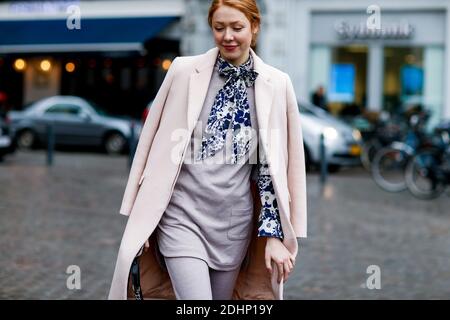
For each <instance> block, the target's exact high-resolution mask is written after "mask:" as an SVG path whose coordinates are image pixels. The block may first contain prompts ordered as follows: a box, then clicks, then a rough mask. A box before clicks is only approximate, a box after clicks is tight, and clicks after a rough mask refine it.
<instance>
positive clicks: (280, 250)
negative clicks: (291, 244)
mask: <svg viewBox="0 0 450 320" xmlns="http://www.w3.org/2000/svg"><path fill="white" fill-rule="evenodd" d="M265 260H266V268H267V269H268V271H269V272H270V274H272V272H273V270H272V263H271V262H272V261H271V260H273V261H275V264H276V266H277V269H278V283H280V282H281V278H282V276H283V275H284V281H283V282H286V280H287V279H288V277H289V274H290V273H291V271H292V270H293V269H294V266H295V257H294V256H293V255H292V254H291V253H290V252H289V250H288V249H287V248H286V246H285V245H284V244H283V242H281V240H280V239H279V238H276V237H267V242H266V253H265Z"/></svg>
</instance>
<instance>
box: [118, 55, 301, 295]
mask: <svg viewBox="0 0 450 320" xmlns="http://www.w3.org/2000/svg"><path fill="white" fill-rule="evenodd" d="M218 50H219V49H218V48H217V47H214V48H212V49H210V50H208V51H207V52H206V53H204V54H201V55H196V56H185V57H177V58H176V59H175V60H174V61H173V63H172V65H171V66H170V69H169V71H168V72H167V75H166V77H165V79H164V82H163V83H162V85H161V87H160V89H159V91H158V93H157V95H156V97H155V99H154V101H153V104H152V107H151V111H150V113H149V115H148V117H147V120H146V122H145V124H144V127H143V129H142V131H141V134H140V138H139V143H138V146H137V150H136V153H135V157H134V160H133V163H132V166H131V171H130V174H129V178H128V182H127V185H126V189H125V194H124V196H123V200H122V204H121V208H120V213H121V214H123V215H127V216H129V218H128V222H127V225H126V228H125V231H124V234H123V238H122V242H121V245H120V248H119V253H118V258H117V262H116V267H115V271H114V276H113V279H112V284H111V289H110V292H109V299H127V298H128V299H132V298H133V296H132V295H131V291H130V288H131V286H130V285H131V283H130V281H129V271H130V266H131V263H132V260H133V258H134V257H135V255H136V254H137V253H138V251H139V249H140V248H141V246H142V245H143V244H144V243H145V241H146V240H147V239H150V244H151V249H150V250H148V251H147V252H145V253H144V255H143V256H141V260H140V266H141V285H142V291H143V295H144V298H145V299H175V294H174V291H173V288H172V284H171V281H170V277H169V275H168V273H167V272H165V271H164V269H162V268H161V266H160V264H159V263H157V260H156V251H155V243H156V241H155V233H156V232H153V231H154V230H155V227H156V226H157V224H158V222H159V220H160V218H161V216H162V215H163V213H164V211H165V209H166V207H167V205H168V203H169V200H170V198H171V195H172V191H173V188H174V185H175V182H176V179H177V177H178V173H179V171H180V168H181V164H182V162H183V159H184V157H183V156H184V154H185V151H186V148H187V147H188V144H189V142H190V137H191V133H192V131H193V129H194V127H195V124H196V121H197V119H198V118H199V114H200V111H201V108H202V106H203V102H204V99H205V96H206V93H207V89H208V85H209V81H210V78H211V75H212V72H213V68H214V64H215V62H216V57H217V55H218V52H219V51H218ZM250 54H251V55H252V56H253V58H254V69H255V71H256V72H258V74H259V75H258V77H257V79H256V81H255V84H254V85H255V105H256V110H257V118H258V125H259V129H260V132H259V135H260V143H261V145H262V147H263V150H264V152H265V154H266V157H267V159H268V161H269V165H270V173H271V176H272V181H273V185H274V189H275V192H276V198H277V200H278V207H279V210H280V218H281V225H282V229H283V232H284V235H285V238H284V241H283V243H284V245H285V246H286V248H287V249H288V250H289V251H290V252H291V253H292V254H293V255H294V256H297V252H298V243H297V238H298V237H306V217H307V212H306V211H307V210H306V209H307V203H306V173H305V157H304V148H303V138H302V128H301V123H300V116H299V110H298V106H297V99H296V96H295V92H294V88H293V86H292V82H291V79H290V77H289V76H288V74H286V73H284V72H282V71H280V70H278V69H276V68H274V67H271V66H269V65H268V64H266V63H264V62H263V60H262V59H261V58H259V57H258V56H257V55H256V53H255V52H254V51H253V50H252V49H250ZM251 189H252V195H253V199H254V219H255V221H256V219H257V218H258V215H259V210H260V208H261V203H260V198H259V194H258V191H257V187H256V184H255V183H254V181H252V183H251ZM254 225H255V226H256V225H257V224H256V223H255V224H254ZM253 234H254V237H253V238H252V240H251V242H250V246H249V249H248V252H247V254H248V260H247V261H248V264H246V265H245V266H244V265H243V267H242V268H241V271H240V274H239V277H238V280H237V282H236V285H235V289H234V293H233V299H279V300H282V299H283V282H282V283H281V284H278V283H277V281H276V277H277V274H276V272H274V273H273V275H272V276H270V274H269V272H268V271H267V269H266V267H265V261H264V250H265V242H266V238H264V237H261V238H259V237H257V231H256V230H254V233H253ZM297 261H298V259H297ZM297 264H298V262H297ZM272 267H273V268H274V270H276V268H275V265H274V264H273V265H272Z"/></svg>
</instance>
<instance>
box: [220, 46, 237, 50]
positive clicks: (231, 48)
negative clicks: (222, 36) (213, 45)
mask: <svg viewBox="0 0 450 320" xmlns="http://www.w3.org/2000/svg"><path fill="white" fill-rule="evenodd" d="M223 47H224V48H225V49H227V50H233V49H235V48H237V46H223Z"/></svg>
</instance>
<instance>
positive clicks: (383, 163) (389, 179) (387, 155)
mask: <svg viewBox="0 0 450 320" xmlns="http://www.w3.org/2000/svg"><path fill="white" fill-rule="evenodd" d="M409 157H410V155H409V154H408V153H407V152H406V151H405V150H402V149H396V148H393V147H385V148H382V149H380V150H379V151H378V152H377V153H376V154H375V157H374V159H373V162H372V177H373V179H374V180H375V183H376V184H377V185H378V186H379V187H380V188H382V189H383V190H386V191H389V192H400V191H403V190H406V182H405V169H406V164H407V162H408V159H409Z"/></svg>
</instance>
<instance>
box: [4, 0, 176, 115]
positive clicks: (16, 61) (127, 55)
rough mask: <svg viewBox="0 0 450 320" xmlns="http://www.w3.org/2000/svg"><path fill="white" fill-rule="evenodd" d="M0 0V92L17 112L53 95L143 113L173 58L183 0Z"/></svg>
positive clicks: (119, 110)
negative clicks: (123, 0)
mask: <svg viewBox="0 0 450 320" xmlns="http://www.w3.org/2000/svg"><path fill="white" fill-rule="evenodd" d="M171 3H172V6H167V3H166V2H163V1H150V2H146V1H128V2H122V1H92V2H88V1H81V2H80V1H46V2H27V1H16V2H7V3H3V4H0V91H3V92H6V94H7V96H8V98H9V103H10V105H11V106H12V108H13V109H22V108H23V107H24V105H26V104H27V103H30V102H32V101H35V100H38V99H40V98H43V97H47V96H52V95H60V94H62V95H76V96H81V97H84V98H87V99H90V100H94V101H95V102H97V103H98V104H100V105H102V106H103V107H104V109H106V110H108V111H110V112H111V113H113V114H129V115H133V116H136V117H139V116H140V114H141V113H142V110H144V109H145V107H146V105H147V104H148V102H149V101H150V100H151V99H152V98H153V97H154V95H155V94H156V91H157V89H158V87H159V85H160V83H161V81H162V78H163V77H164V75H165V72H166V71H167V68H168V67H169V65H170V62H171V60H172V59H173V58H174V57H175V56H177V55H179V54H180V52H179V36H175V37H172V36H171V32H173V29H174V27H175V28H176V27H177V26H178V21H179V19H180V15H181V14H182V12H183V11H182V7H181V5H180V4H181V1H172V2H171Z"/></svg>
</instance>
